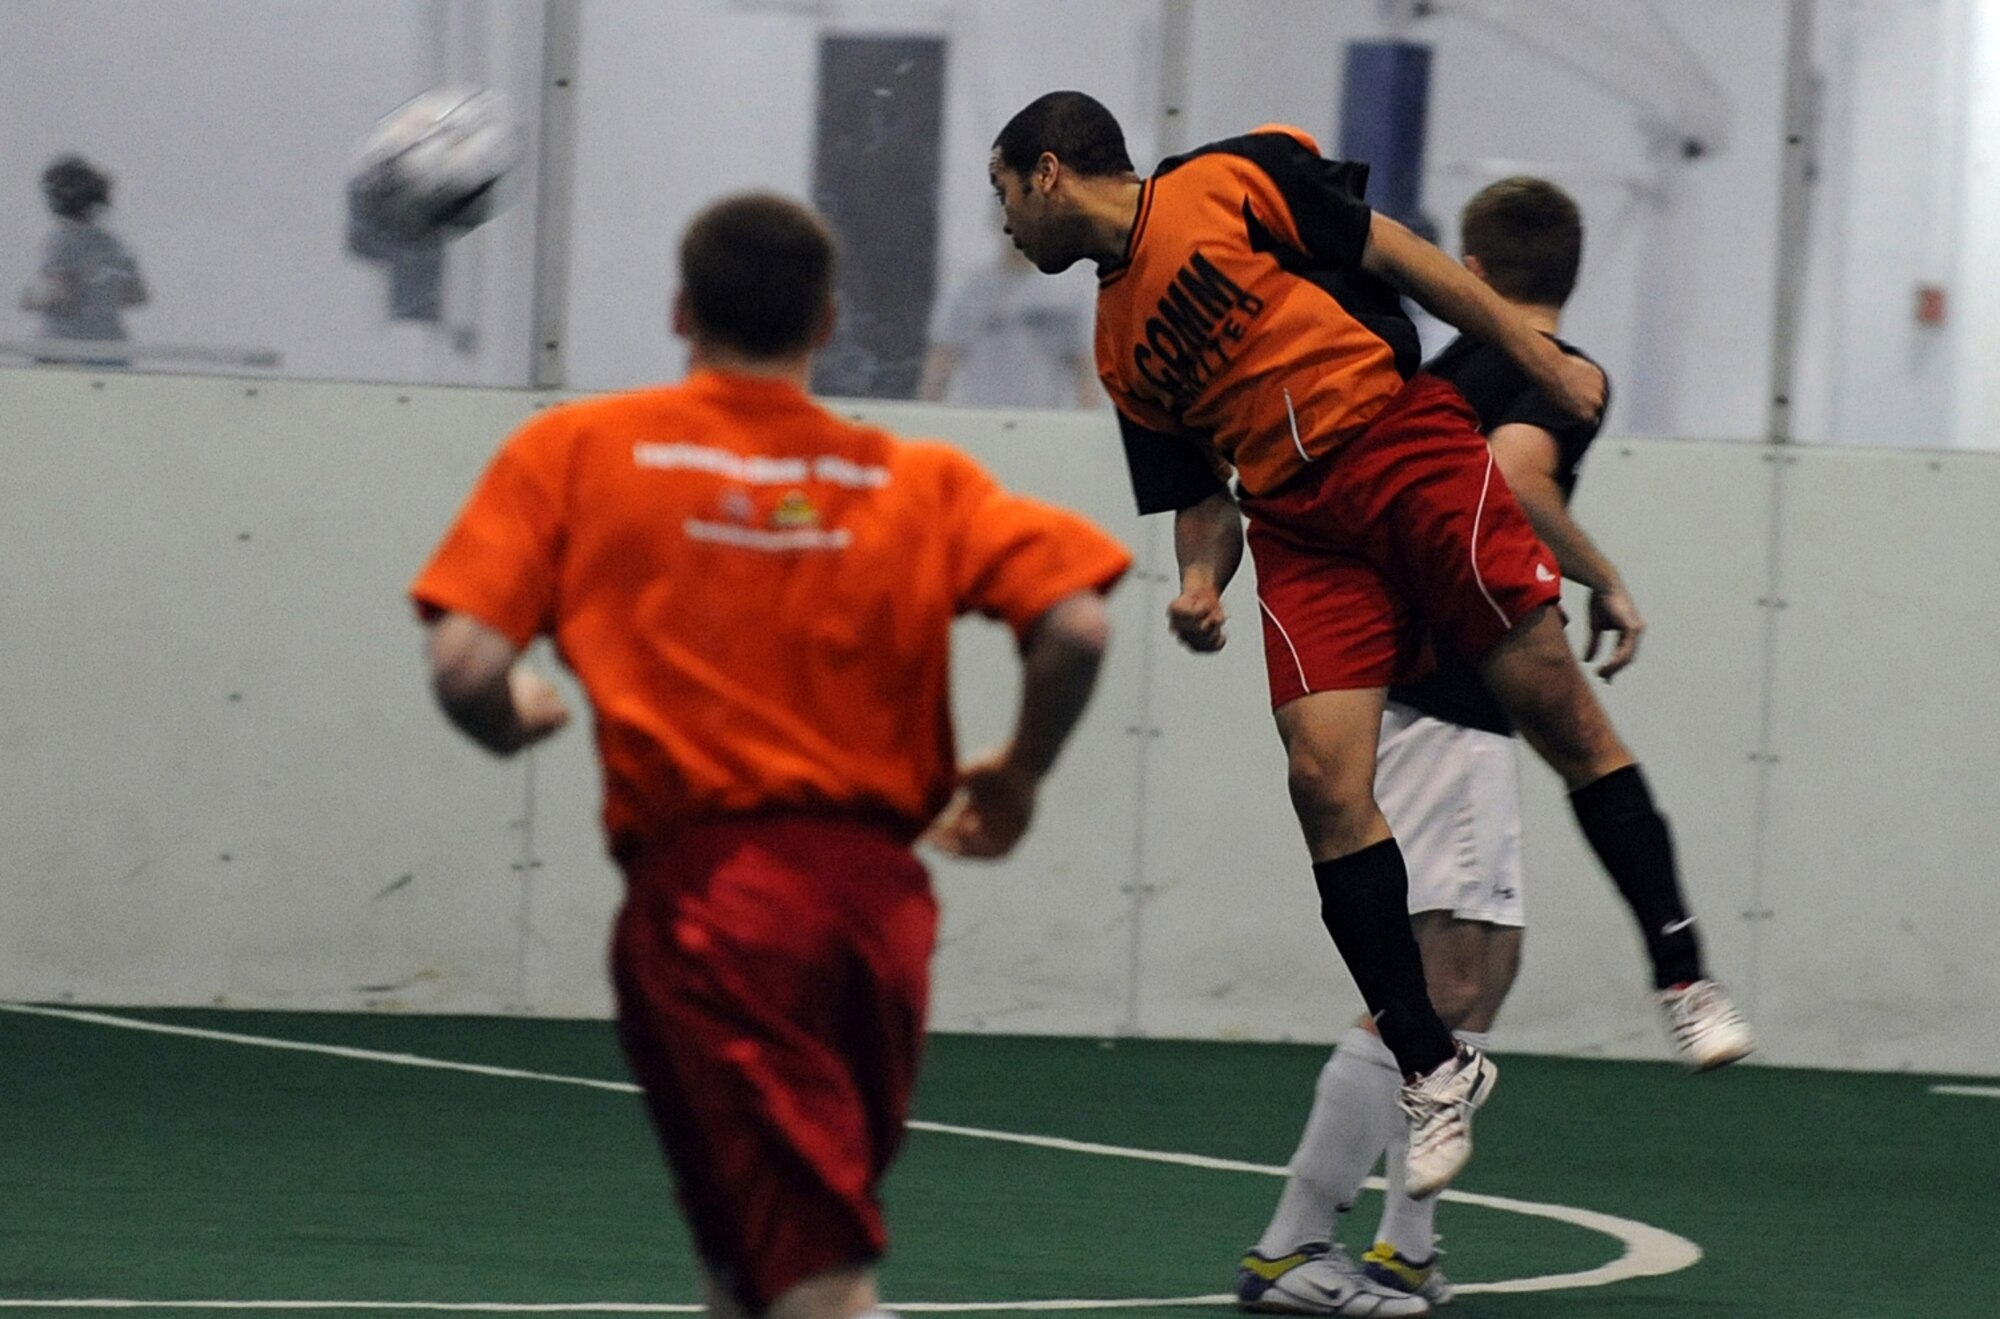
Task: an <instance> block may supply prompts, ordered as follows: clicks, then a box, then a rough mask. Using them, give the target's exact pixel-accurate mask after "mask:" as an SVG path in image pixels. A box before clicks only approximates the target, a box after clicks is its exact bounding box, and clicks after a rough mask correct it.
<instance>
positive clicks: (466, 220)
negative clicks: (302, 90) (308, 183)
mask: <svg viewBox="0 0 2000 1319" xmlns="http://www.w3.org/2000/svg"><path fill="white" fill-rule="evenodd" d="M522 149H523V140H522V133H521V130H520V127H519V125H517V124H516V123H515V122H514V118H513V116H512V114H511V113H510V112H509V110H508V106H507V102H506V100H505V99H504V98H503V97H502V96H501V95H500V94H499V93H498V92H494V91H488V90H484V89H479V88H467V87H434V88H432V89H431V90H430V91H427V92H425V93H423V94H422V95H420V96H416V97H412V98H411V99H410V100H408V101H406V102H404V103H403V104H402V105H400V106H398V107H397V108H396V109H394V110H392V111H390V112H389V113H388V114H386V115H383V116H382V118H381V119H379V120H377V121H376V123H375V126H374V127H373V128H372V129H370V130H369V131H368V134H367V136H365V137H363V138H362V139H361V145H360V147H359V149H358V150H357V152H356V154H355V158H354V168H353V170H352V172H351V174H350V176H349V182H348V196H349V199H350V201H351V202H352V204H353V208H354V213H355V215H356V217H357V218H359V219H360V220H361V221H363V222H364V223H366V224H369V225H372V226H374V227H375V228H377V229H379V230H381V231H383V232H385V233H387V234H390V235H393V236H394V237H397V238H400V239H403V240H405V241H409V242H425V241H435V242H442V241H445V240H447V239H451V238H456V237H458V236H459V235H460V234H463V233H466V232H469V231H470V230H473V229H476V228H478V227H479V226H480V225H482V224H484V223H486V222H487V221H488V220H490V219H492V218H493V217H494V216H495V215H496V214H498V213H499V211H500V210H501V208H502V206H503V205H504V204H505V198H504V197H503V196H502V192H503V185H502V180H503V179H504V178H505V177H506V174H507V172H508V171H509V170H511V169H512V168H514V166H515V165H517V164H519V163H520V161H521V155H522Z"/></svg>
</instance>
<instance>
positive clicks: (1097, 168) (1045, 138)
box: [993, 92, 1133, 176]
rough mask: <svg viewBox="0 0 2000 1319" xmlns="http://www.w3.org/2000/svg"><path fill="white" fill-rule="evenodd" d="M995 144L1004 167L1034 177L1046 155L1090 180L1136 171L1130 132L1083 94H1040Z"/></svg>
mask: <svg viewBox="0 0 2000 1319" xmlns="http://www.w3.org/2000/svg"><path fill="white" fill-rule="evenodd" d="M993 146H994V148H995V149H996V150H997V151H999V153H1000V163H1001V164H1003V165H1005V166H1006V167H1007V168H1008V169H1010V170H1013V171H1014V172H1015V173H1016V174H1028V173H1032V172H1033V171H1034V168H1035V162H1036V161H1038V160H1040V159H1041V158H1042V153H1043V152H1044V151H1047V152H1052V153H1054V155H1055V158H1056V159H1057V160H1060V161H1061V162H1062V163H1063V164H1064V165H1066V166H1068V167H1069V168H1070V169H1073V170H1075V171H1076V172H1077V173H1079V174H1082V175H1086V176H1101V175H1105V174H1130V173H1132V172H1133V170H1132V157H1131V155H1130V153H1128V152H1127V151H1126V150H1125V130H1124V129H1122V128H1120V127H1119V126H1118V120H1117V119H1116V118H1115V117H1113V115H1112V113H1111V112H1110V111H1109V110H1107V109H1105V108H1104V105H1103V103H1102V102H1100V101H1098V100H1097V99H1096V98H1095V97H1092V96H1086V95H1085V94H1084V93H1082V92H1048V93H1046V94H1044V95H1041V96H1037V97H1036V98H1035V99H1034V100H1032V101H1030V102H1028V104H1027V105H1026V106H1025V107H1023V108H1022V110H1021V111H1020V113H1018V114H1016V115H1015V116H1014V117H1013V118H1012V119H1009V120H1008V121H1007V126H1006V127H1005V128H1003V129H1001V130H1000V136H999V137H996V138H994V139H993Z"/></svg>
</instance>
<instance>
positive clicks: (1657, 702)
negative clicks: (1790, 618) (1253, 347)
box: [1496, 438, 1774, 1057]
mask: <svg viewBox="0 0 2000 1319" xmlns="http://www.w3.org/2000/svg"><path fill="white" fill-rule="evenodd" d="M1765 458H1766V451H1765V450H1764V449H1762V448H1761V447H1759V446H1755V445H1747V444H1736V445H1732V444H1696V443H1646V442H1641V441H1623V440H1618V439H1615V438H1607V439H1604V440H1600V441H1599V442H1598V444H1597V445H1596V446H1595V447H1594V448H1593V449H1592V451H1591V454H1590V456H1589V458H1588V459H1587V460H1586V462H1585V465H1584V474H1583V479H1582V481H1581V483H1580V485H1579V487H1578V494H1577V503H1576V508H1577V514H1578V518H1579V520H1580V521H1581V522H1582V523H1583V524H1584V526H1585V527H1586V529H1588V530H1589V531H1590V532H1591V533H1592V535H1593V537H1594V538H1595V539H1596V540H1597V542H1598V544H1599V545H1600V546H1601V547H1602V548H1603V549H1604V551H1605V552H1606V553H1607V554H1609V555H1610V556H1611V558H1612V560H1613V561H1614V562H1615V563H1617V564H1618V566H1619V570H1620V571H1621V572H1622V573H1623V574H1624V576H1625V579H1626V584H1627V585H1628V586H1629V587H1630V589H1631V591H1632V595H1633V598H1634V599H1635V600H1636V601H1637V602H1638V605H1639V608H1640V611H1641V612H1642V614H1643V615H1644V616H1645V618H1646V621H1647V629H1646V633H1645V635H1644V638H1643V640H1642V643H1641V645H1640V650H1639V658H1638V660H1637V662H1636V663H1634V664H1633V666H1632V667H1631V668H1629V669H1627V670H1626V671H1625V672H1623V673H1621V674H1619V675H1618V677H1617V679H1616V680H1615V681H1614V682H1613V683H1611V684H1609V685H1605V684H1602V683H1600V682H1598V680H1597V679H1596V678H1595V677H1593V678H1592V680H1591V682H1592V686H1593V687H1594V688H1595V689H1596V690H1597V692H1598V694H1599V696H1600V697H1601V698H1602V700H1603V701H1604V704H1605V706H1606V708H1607V709H1608V710H1609V711H1610V713H1611V717H1612V720H1613V722H1614V723H1615V724H1616V726H1617V728H1618V730H1619V732H1620V734H1621V735H1622V736H1623V737H1624V739H1625V741H1626V743H1627V745H1628V746H1630V747H1631V749H1632V751H1633V753H1634V754H1635V755H1636V756H1637V757H1638V759H1639V762H1640V764H1641V765H1642V766H1643V768H1644V770H1645V773H1646V776H1647V779H1648V781H1649V782H1650V783H1651V785H1652V788H1653V793H1654V796H1655V798H1656V800H1657V801H1658V803H1659V805H1660V808H1661V810H1662V811H1664V812H1665V814H1666V815H1667V817H1668V819H1669V821H1670V823H1671V824H1672V826H1673V829H1674V835H1675V844H1676V848H1677V852H1678V854H1679V857H1680V862H1681V872H1682V876H1683V880H1684V888H1685V889H1686V892H1687V897H1688V901H1689V904H1690V909H1691V910H1692V911H1693V912H1694V913H1695V915H1696V916H1697V918H1698V920H1699V925H1698V927H1697V928H1698V929H1699V931H1700V933H1701V935H1702V938H1703V941H1704V943H1705V946H1706V950H1707V953H1708V957H1709V961H1710V963H1711V967H1712V969H1713V970H1714V972H1715V974H1717V975H1718V976H1720V977H1721V978H1722V979H1724V980H1725V981H1726V982H1728V983H1729V984H1730V986H1731V988H1732V990H1733V991H1734V992H1735V993H1736V994H1737V995H1738V996H1739V997H1743V998H1746V999H1754V997H1755V993H1756V985H1755V983H1754V981H1753V979H1752V973H1753V972H1754V970H1755V966H1754V961H1753V958H1754V953H1755V947H1754V943H1753V938H1752V936H1753V933H1754V925H1753V924H1752V923H1751V922H1748V921H1746V919H1745V917H1744V915H1743V913H1744V912H1746V911H1748V910H1751V909H1752V907H1753V906H1754V901H1753V898H1754V894H1755V891H1756V861H1755V855H1756V836H1755V818H1756V814H1755V813H1756V808H1757V791H1758V771H1759V766H1758V764H1757V763H1756V762H1754V761H1753V760H1752V759H1751V757H1752V755H1753V753H1755V752H1756V751H1757V750H1758V737H1759V711H1760V709H1761V705H1762V684H1763V680H1764V674H1763V666H1762V664H1761V663H1760V660H1759V656H1760V654H1761V652H1762V646H1763V631H1764V625H1765V612H1766V611H1765V609H1764V608H1763V607H1762V606H1761V605H1760V604H1759V601H1760V600H1761V599H1762V598H1763V597H1764V595H1765V589H1764V576H1765V563H1766V557H1767V549H1766V546H1767V533H1766V528H1767V527H1768V526H1769V509H1770V501H1771V482H1772V480H1773V477H1774V468H1773V465H1772V464H1771V463H1769V462H1767V461H1765ZM1586 598H1587V597H1586V596H1585V595H1584V594H1583V593H1581V592H1578V591H1576V589H1575V588H1574V587H1572V588H1571V590H1570V594H1569V595H1568V597H1567V599H1566V608H1567V609H1568V612H1569V615H1570V624H1569V634H1570V637H1571V639H1572V641H1574V642H1575V643H1576V644H1577V645H1578V646H1579V648H1580V647H1581V645H1582V643H1583V640H1584V638H1585V637H1586V636H1587V635H1588V630H1587V627H1586V625H1585V620H1586V618H1587V614H1586V611H1585V600H1586ZM1579 653H1580V650H1579ZM1600 658H1601V656H1600ZM1521 778H1522V785H1521V787H1522V791H1521V796H1522V815H1523V825H1522V832H1523V840H1522V848H1523V861H1524V868H1525V875H1524V879H1523V883H1524V888H1525V893H1526V897H1527V903H1528V933H1527V942H1526V953H1525V965H1524V967H1523V970H1522V974H1521V979H1520V982H1519V984H1518V986H1517V987H1516V989H1515V992H1514V996H1513V998H1512V999H1511V1000H1510V1002H1509V1003H1508V1006H1507V1008H1506V1009H1505V1011H1503V1012H1502V1013H1501V1016H1500V1024H1499V1027H1498V1030H1497V1032H1496V1039H1497V1041H1498V1042H1499V1044H1500V1046H1501V1047H1503V1048H1524V1049H1530V1050H1553V1051H1564V1052H1568V1051H1577V1052H1586V1053H1597V1054H1606V1055H1611V1056H1617V1057H1633V1056H1636V1057H1663V1056H1665V1048H1664V1043H1663V1036H1662V1032H1661V1028H1660V1024H1659V1022H1658V1021H1657V1020H1656V1018H1655V1015H1654V1009H1653V1005H1652V1001H1651V997H1650V990H1651V988H1652V982H1651V979H1650V976H1649V974H1648V971H1647V967H1646V962H1645V954H1644V950H1643V948H1642V946H1641V944H1640V941H1639V934H1638V931H1637V930H1636V928H1634V927H1633V926H1632V924H1631V922H1630V920H1629V918H1628V917H1627V915H1626V913H1625V908H1624V906H1623V904H1622V903H1621V902H1620V900H1619V898H1618V895H1617V891H1616V890H1615V889H1614V888H1613V886H1612V884H1611V881H1610V879H1609V878H1608V877H1607V876H1606V875H1605V874H1604V872H1603V870H1602V868H1600V867H1599V866H1598V864H1597V861H1596V859H1595V858H1594V857H1593V856H1592V855H1591V853H1590V851H1589V849H1588V848H1587V847H1586V846H1585V844H1584V842H1583V840H1582V837H1581V835H1580V834H1579V833H1578V831H1577V828H1576V822H1575V817H1574V816H1573V815H1572V814H1571V812H1570V809H1569V802H1568V798H1567V795H1566V794H1565V793H1564V792H1563V790H1562V784H1561V782H1560V780H1558V779H1557V778H1556V776H1555V775H1554V774H1553V773H1551V772H1549V771H1548V769H1547V768H1546V767H1544V766H1543V765H1542V764H1541V763H1540V762H1539V761H1536V760H1535V759H1534V758H1533V757H1532V756H1530V755H1528V754H1527V753H1526V752H1525V749H1524V751H1523V769H1522V775H1521ZM1746 1006H1749V1005H1747V1004H1746Z"/></svg>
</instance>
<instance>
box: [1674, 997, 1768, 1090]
mask: <svg viewBox="0 0 2000 1319" xmlns="http://www.w3.org/2000/svg"><path fill="white" fill-rule="evenodd" d="M1657 997H1658V999H1659V1003H1660V1011H1661V1012H1662V1013H1664V1014H1665V1015H1666V1018H1667V1034H1668V1036H1669V1037H1670V1038H1671V1039H1672V1040H1673V1045H1674V1052H1675V1053H1676V1054H1678V1055H1680V1060H1681V1061H1682V1062H1683V1063H1685V1064H1687V1066H1688V1067H1689V1069H1691V1070H1693V1071H1697V1072H1706V1071H1710V1070H1713V1069H1714V1068H1717V1067H1726V1066H1728V1065H1729V1064H1730V1063H1733V1062H1736V1061H1738V1060H1739V1059H1742V1058H1747V1057H1749V1055H1750V1052H1751V1050H1753V1049H1755V1048H1756V1047H1757V1042H1756V1041H1755V1040H1753V1039H1752V1038H1751V1037H1750V1023H1749V1022H1747V1021H1745V1020H1743V1014H1742V1013H1740V1012H1738V1011H1737V1010H1736V1009H1735V1007H1734V1006H1733V1005H1731V1003H1730V1002H1729V998H1728V996H1727V995H1725V994H1724V993H1723V992H1722V986H1721V985H1718V984H1716V983H1715V982H1714V981H1713V980H1694V981H1690V982H1689V983H1687V984H1685V985H1678V986H1676V987H1675V988H1673V989H1663V990H1661V991H1660V992H1659V994H1658V996H1657Z"/></svg>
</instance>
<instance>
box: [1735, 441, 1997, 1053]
mask: <svg viewBox="0 0 2000 1319" xmlns="http://www.w3.org/2000/svg"><path fill="white" fill-rule="evenodd" d="M1793 456H1794V457H1795V458H1796V459H1797V461H1796V463H1795V465H1793V466H1792V467H1791V468H1790V470H1789V472H1788V474H1787V494H1786V499H1785V505H1784V519H1783V523H1782V527H1783V541H1782V543H1783V545H1784V569H1783V587H1782V594H1783V598H1784V600H1785V606H1786V607H1785V608H1784V609H1783V610H1782V611H1781V612H1780V614H1779V625H1778V633H1777V646H1776V651H1775V660H1776V665H1775V668H1776V674H1777V683H1776V693H1777V700H1776V704H1775V707H1774V716H1775V717H1774V728H1775V738H1774V746H1775V750H1776V752H1777V756H1778V761H1777V765H1776V767H1775V769H1774V771H1773V776H1772V784H1773V792H1772V812H1771V857H1772V866H1771V878H1770V893H1769V903H1770V906H1771V908H1772V912H1773V915H1772V917H1771V921H1770V933H1769V936H1768V952H1767V954H1766V958H1765V967H1764V969H1763V972H1762V992H1761V1011H1762V1013H1763V1016H1764V1022H1763V1025H1764V1028H1765V1031H1766V1034H1767V1035H1769V1036H1770V1037H1771V1048H1770V1054H1771V1057H1772V1060H1773V1061H1778V1062H1793V1063H1799V1062H1808V1061H1812V1060H1815V1059H1822V1058H1838V1059H1843V1060H1847V1061H1848V1062H1849V1063H1850V1064H1851V1065H1856V1066H1865V1067H1879V1068H1903V1067H1937V1066H1940V1065H1950V1066H1954V1067H1977V1066H1979V1065H1980V1064H1979V1061H1978V1059H1977V1058H1976V1057H1972V1056H1969V1055H1972V1054H1976V1053H1977V1052H1978V1050H1977V1047H1976V1046H1974V1045H1973V1042H1974V1041H1990V1040H1995V1039H2000V963H1996V961H1995V959H1994V957H1993V955H1992V950H1993V946H1994V941H1995V938H1996V936H2000V888H1996V886H1995V884H1994V883H1993V877H1994V870H1995V863H1994V857H1995V856H1996V855H2000V815H1996V813H1995V811H1994V809H1993V794H1994V784H1995V782H1996V779H2000V764H1996V733H2000V719H1996V718H1995V715H1994V706H1993V687H1994V678H1995V672H1996V669H1995V663H1994V656H1995V654H1996V653H2000V609H1996V607H1995V599H1996V596H1995V591H1994V587H1993V565H1994V563H1995V562H2000V530H1996V527H1995V522H1994V518H1993V509H1994V508H1995V507H2000V458H1995V457H1994V456H1992V455H1987V454H1930V455H1913V456H1911V457H1909V458H1902V457H1899V456H1896V455H1892V454H1886V453H1879V452H1844V451H1820V450H1810V451H1799V452H1798V453H1796V454H1795V455H1793ZM1944 1060H1949V1062H1948V1063H1946V1062H1945V1061H1944Z"/></svg>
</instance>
